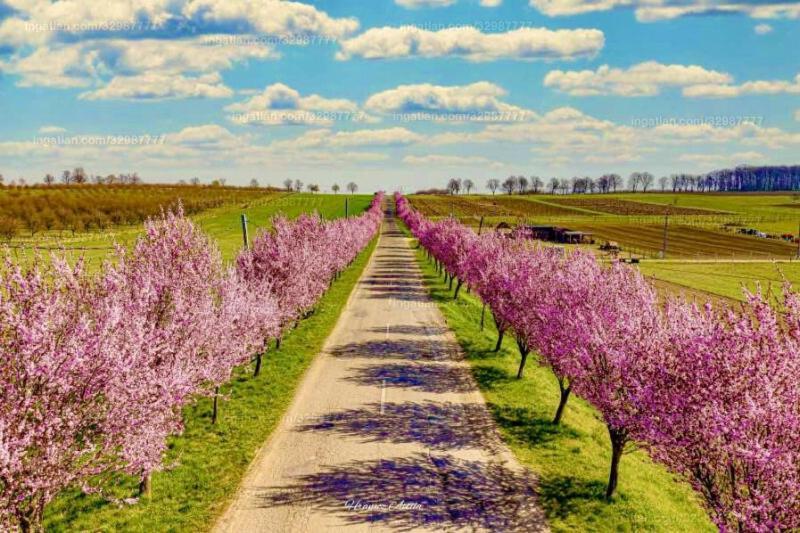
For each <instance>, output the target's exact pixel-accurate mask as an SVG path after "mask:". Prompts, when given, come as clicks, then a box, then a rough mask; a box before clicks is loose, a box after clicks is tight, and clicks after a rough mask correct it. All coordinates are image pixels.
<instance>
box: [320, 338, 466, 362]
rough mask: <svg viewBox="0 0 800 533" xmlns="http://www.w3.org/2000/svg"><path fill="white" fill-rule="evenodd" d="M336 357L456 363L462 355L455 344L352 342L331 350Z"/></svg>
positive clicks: (424, 341) (407, 340) (411, 340)
mask: <svg viewBox="0 0 800 533" xmlns="http://www.w3.org/2000/svg"><path fill="white" fill-rule="evenodd" d="M330 353H331V355H333V356H334V357H347V358H360V357H364V358H374V359H405V360H409V361H454V360H457V359H458V358H459V357H460V355H459V352H458V350H457V348H456V347H455V345H454V344H453V343H450V342H443V341H435V340H430V339H425V340H413V339H403V340H397V341H393V340H382V341H381V340H374V341H367V342H352V343H349V344H342V345H339V346H335V347H333V348H332V349H331V352H330Z"/></svg>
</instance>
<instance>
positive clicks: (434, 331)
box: [369, 324, 447, 337]
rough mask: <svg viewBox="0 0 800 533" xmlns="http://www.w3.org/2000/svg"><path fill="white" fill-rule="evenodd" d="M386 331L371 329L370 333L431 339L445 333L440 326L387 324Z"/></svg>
mask: <svg viewBox="0 0 800 533" xmlns="http://www.w3.org/2000/svg"><path fill="white" fill-rule="evenodd" d="M388 326H389V327H388V329H387V328H385V327H376V328H371V329H370V330H369V331H370V332H371V333H386V332H388V333H397V334H399V335H423V336H426V337H431V336H434V335H444V334H445V333H447V328H445V327H442V326H433V325H430V326H429V325H421V326H418V325H411V324H389V325H388Z"/></svg>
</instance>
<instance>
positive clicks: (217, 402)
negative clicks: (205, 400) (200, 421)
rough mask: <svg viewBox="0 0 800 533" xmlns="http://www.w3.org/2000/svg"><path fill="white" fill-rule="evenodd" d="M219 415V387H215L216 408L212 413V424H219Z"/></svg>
mask: <svg viewBox="0 0 800 533" xmlns="http://www.w3.org/2000/svg"><path fill="white" fill-rule="evenodd" d="M218 414H219V387H214V408H213V410H212V411H211V423H212V424H216V423H217V415H218Z"/></svg>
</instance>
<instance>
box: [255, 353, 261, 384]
mask: <svg viewBox="0 0 800 533" xmlns="http://www.w3.org/2000/svg"><path fill="white" fill-rule="evenodd" d="M260 373H261V352H259V353H258V354H256V369H255V370H253V377H254V378H257V377H258V375H259V374H260Z"/></svg>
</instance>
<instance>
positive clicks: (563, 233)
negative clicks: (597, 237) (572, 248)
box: [555, 228, 594, 244]
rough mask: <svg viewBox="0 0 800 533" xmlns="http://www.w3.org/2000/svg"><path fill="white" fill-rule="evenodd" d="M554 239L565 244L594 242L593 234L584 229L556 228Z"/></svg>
mask: <svg viewBox="0 0 800 533" xmlns="http://www.w3.org/2000/svg"><path fill="white" fill-rule="evenodd" d="M555 240H556V241H557V242H563V243H565V244H592V243H593V242H594V236H593V234H591V233H587V232H585V231H573V230H569V229H566V228H556V239H555Z"/></svg>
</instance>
